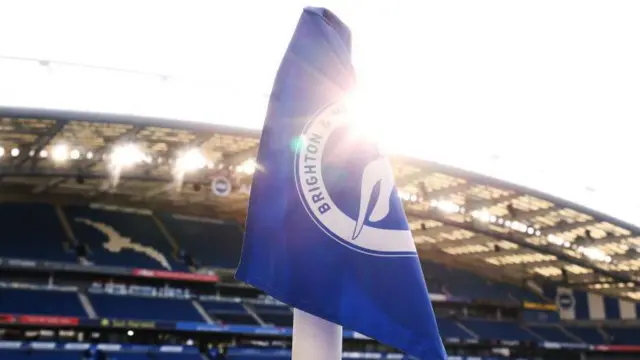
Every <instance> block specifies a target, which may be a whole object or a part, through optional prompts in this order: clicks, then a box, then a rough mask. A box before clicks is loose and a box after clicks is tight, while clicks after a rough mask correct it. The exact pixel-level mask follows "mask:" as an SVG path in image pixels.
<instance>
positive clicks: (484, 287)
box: [422, 261, 544, 302]
mask: <svg viewBox="0 0 640 360" xmlns="http://www.w3.org/2000/svg"><path fill="white" fill-rule="evenodd" d="M422 268H423V271H424V273H425V276H426V277H427V284H428V286H429V291H430V292H432V293H433V292H436V291H434V290H433V284H435V286H436V287H437V288H438V289H439V290H440V292H441V293H444V294H447V295H457V296H465V297H467V298H471V299H488V300H497V301H509V300H512V301H533V302H541V301H544V300H543V299H542V297H541V296H539V295H538V294H535V293H534V292H532V291H531V290H528V289H525V288H522V287H518V286H516V285H513V284H508V283H498V282H492V281H490V280H488V279H486V278H483V277H481V276H479V275H477V274H474V273H472V272H470V271H465V270H460V269H453V268H449V267H447V266H445V265H442V264H439V263H435V262H427V261H423V262H422Z"/></svg>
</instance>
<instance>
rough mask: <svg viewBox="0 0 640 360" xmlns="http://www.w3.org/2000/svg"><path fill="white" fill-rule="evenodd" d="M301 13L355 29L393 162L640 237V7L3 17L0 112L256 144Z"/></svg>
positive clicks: (6, 9) (132, 8)
mask: <svg viewBox="0 0 640 360" xmlns="http://www.w3.org/2000/svg"><path fill="white" fill-rule="evenodd" d="M307 5H313V6H324V7H327V8H329V9H331V10H332V11H333V12H335V13H336V14H337V15H338V16H339V17H340V18H341V19H342V20H343V21H344V22H345V23H346V24H347V25H349V26H350V28H351V29H352V32H353V61H354V65H355V67H356V70H357V73H358V79H359V82H360V83H359V88H360V89H366V94H367V97H368V99H369V101H368V103H372V104H376V109H375V110H372V111H371V113H372V114H374V115H372V116H371V119H370V120H369V119H367V120H366V121H371V124H374V125H376V126H379V127H381V128H383V129H384V131H385V137H384V144H383V145H384V147H385V148H386V149H387V150H388V151H390V152H394V153H401V154H405V155H410V156H413V157H417V158H423V159H426V160H432V161H438V162H441V163H445V164H449V165H452V166H456V167H460V168H463V169H467V170H472V171H476V172H480V173H483V174H486V175H489V176H493V177H497V178H500V179H503V180H507V181H510V182H514V183H517V184H521V185H524V186H528V187H531V188H534V189H538V190H541V191H544V192H547V193H550V194H552V195H555V196H559V197H562V198H565V199H567V200H570V201H573V202H577V203H579V204H582V205H585V206H588V207H591V208H594V209H596V210H598V211H601V212H604V213H607V214H610V215H612V216H615V217H617V218H620V219H622V220H625V221H628V222H632V223H634V224H637V225H640V187H639V186H637V184H640V170H638V167H637V165H636V164H637V162H638V161H637V158H638V150H637V148H638V140H637V138H638V134H637V133H638V129H640V100H639V99H640V66H639V65H638V64H640V46H638V44H640V21H638V20H637V19H640V3H639V2H637V1H623V0H621V1H591V0H581V1H572V0H560V1H558V0H555V1H548V0H541V1H512V0H505V1H498V0H484V1H477V0H469V1H467V0H448V1H417V0H414V1H407V0H396V1H393V2H391V1H381V0H368V1H365V0H359V1H355V0H341V1H338V0H325V1H320V0H317V1H316V0H308V1H301V0H280V1H275V0H274V1H260V0H235V1H224V2H213V1H210V0H207V1H204V0H202V1H201V0H182V1H175V0H172V1H168V0H167V1H163V0H155V1H146V0H136V1H132V0H129V1H119V0H114V1H86V0H58V1H55V2H54V1H47V0H42V1H34V0H0V13H2V14H3V15H4V16H3V20H2V21H1V22H0V34H2V35H1V36H0V105H2V106H28V107H41V108H61V109H72V110H88V111H100V112H113V113H124V114H135V115H152V116H160V117H169V118H176V119H184V120H196V121H204V122H213V123H220V124H227V125H233V126H238V127H244V128H253V129H259V128H260V127H261V125H262V122H263V119H264V112H265V106H266V103H267V101H268V95H269V92H270V89H271V85H272V81H273V77H274V75H275V72H276V70H277V67H278V64H279V62H280V59H281V57H282V55H283V52H284V50H285V48H286V45H287V43H288V41H289V39H290V37H291V35H292V32H293V29H294V27H295V24H296V22H297V20H298V17H299V15H300V12H301V10H302V8H303V7H304V6H307ZM26 59H45V60H50V61H54V62H52V63H51V66H42V65H41V64H39V63H38V62H37V61H29V60H26ZM65 62H67V63H70V64H69V65H64V64H61V63H65ZM74 64H75V65H74ZM77 65H90V66H91V67H86V66H77ZM103 68H112V69H120V70H127V71H113V70H104V69H103ZM387 124H388V125H387ZM391 124H393V125H391Z"/></svg>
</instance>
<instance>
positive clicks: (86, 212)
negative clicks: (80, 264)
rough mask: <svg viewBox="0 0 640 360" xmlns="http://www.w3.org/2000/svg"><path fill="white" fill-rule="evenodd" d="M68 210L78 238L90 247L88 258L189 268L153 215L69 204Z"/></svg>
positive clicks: (149, 266) (151, 266) (129, 264)
mask: <svg viewBox="0 0 640 360" xmlns="http://www.w3.org/2000/svg"><path fill="white" fill-rule="evenodd" d="M65 212H66V213H67V217H68V218H69V223H70V224H71V227H72V229H73V232H74V234H75V237H76V239H77V240H78V241H80V242H82V243H84V244H86V245H87V246H88V247H89V255H88V258H89V260H91V261H93V262H95V263H97V264H100V265H113V266H122V267H139V268H146V269H162V270H175V271H186V270H187V267H186V266H185V265H184V264H183V263H181V262H179V261H177V260H176V259H175V257H174V253H175V249H174V248H173V247H172V246H171V244H170V243H169V240H167V239H166V238H165V236H164V235H163V234H162V233H161V232H160V229H159V228H158V226H157V224H156V223H155V221H154V220H153V218H152V217H151V216H150V215H142V214H133V213H124V212H118V211H108V210H99V209H91V208H87V207H68V208H65ZM129 243H131V244H132V245H133V246H131V245H129Z"/></svg>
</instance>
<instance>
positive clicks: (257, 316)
mask: <svg viewBox="0 0 640 360" xmlns="http://www.w3.org/2000/svg"><path fill="white" fill-rule="evenodd" d="M87 298H88V300H89V303H90V305H91V307H92V308H93V310H94V311H95V313H96V315H97V316H99V317H105V318H119V319H132V320H133V319H135V320H155V321H193V322H205V321H206V319H205V318H204V317H203V314H202V313H201V312H200V311H199V310H198V308H197V307H196V305H195V304H194V302H193V301H191V300H181V299H172V298H159V297H139V296H130V295H112V294H93V293H89V294H87ZM198 303H199V305H201V307H202V309H204V310H205V311H206V313H207V315H208V316H209V317H210V319H211V320H212V321H216V322H219V323H224V324H245V325H260V324H261V323H262V324H271V325H275V326H291V324H292V312H291V310H290V309H289V308H288V307H285V306H281V305H270V304H254V303H249V302H234V301H229V300H200V301H198ZM0 313H6V314H28V315H58V316H73V317H88V314H87V311H86V310H85V308H84V307H83V305H82V302H81V300H80V297H79V295H78V293H76V292H68V291H53V290H51V291H50V290H27V289H9V288H3V289H0ZM438 325H439V328H440V333H441V335H442V337H444V338H459V339H473V338H480V339H500V340H518V341H554V342H573V343H577V342H584V343H589V344H604V343H609V342H613V343H618V344H640V337H639V336H638V333H640V329H638V328H621V327H602V328H595V327H577V326H575V327H570V326H560V325H539V324H528V325H527V324H521V323H517V322H514V321H492V320H485V319H471V318H466V319H453V318H444V317H443V318H439V319H438Z"/></svg>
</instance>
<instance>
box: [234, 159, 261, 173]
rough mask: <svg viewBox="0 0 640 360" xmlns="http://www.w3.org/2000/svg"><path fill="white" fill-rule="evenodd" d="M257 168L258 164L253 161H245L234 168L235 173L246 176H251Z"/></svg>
mask: <svg viewBox="0 0 640 360" xmlns="http://www.w3.org/2000/svg"><path fill="white" fill-rule="evenodd" d="M257 167H258V164H257V163H256V161H255V160H254V159H247V160H245V161H244V162H243V163H242V164H240V166H238V167H237V168H236V171H238V172H241V173H244V174H247V175H251V174H253V173H254V172H256V169H257Z"/></svg>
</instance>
